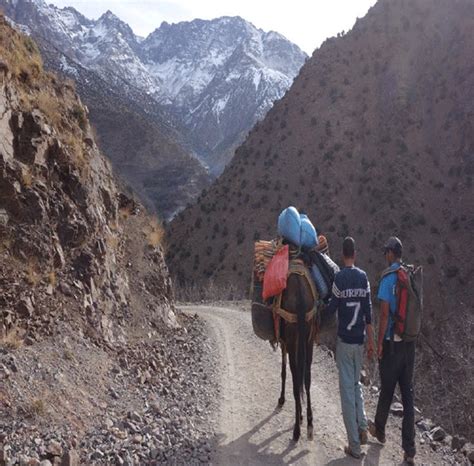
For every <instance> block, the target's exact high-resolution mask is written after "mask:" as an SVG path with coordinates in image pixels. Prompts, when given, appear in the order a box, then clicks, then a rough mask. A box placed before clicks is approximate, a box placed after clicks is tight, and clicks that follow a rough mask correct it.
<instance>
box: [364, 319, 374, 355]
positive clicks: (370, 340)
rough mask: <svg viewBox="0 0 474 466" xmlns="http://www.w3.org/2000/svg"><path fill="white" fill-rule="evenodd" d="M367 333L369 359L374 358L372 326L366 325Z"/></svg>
mask: <svg viewBox="0 0 474 466" xmlns="http://www.w3.org/2000/svg"><path fill="white" fill-rule="evenodd" d="M366 331H367V356H368V358H369V359H372V358H373V357H374V341H375V340H374V328H373V327H372V324H367V325H366Z"/></svg>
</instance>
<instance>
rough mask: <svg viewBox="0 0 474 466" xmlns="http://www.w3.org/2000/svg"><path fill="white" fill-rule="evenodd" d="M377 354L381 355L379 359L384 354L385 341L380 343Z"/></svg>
mask: <svg viewBox="0 0 474 466" xmlns="http://www.w3.org/2000/svg"><path fill="white" fill-rule="evenodd" d="M377 354H378V356H379V359H382V356H383V343H379V347H378V350H377Z"/></svg>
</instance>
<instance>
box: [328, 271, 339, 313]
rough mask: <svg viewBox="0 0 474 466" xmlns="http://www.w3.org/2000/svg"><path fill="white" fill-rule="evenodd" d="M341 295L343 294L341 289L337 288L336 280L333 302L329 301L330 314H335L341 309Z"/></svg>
mask: <svg viewBox="0 0 474 466" xmlns="http://www.w3.org/2000/svg"><path fill="white" fill-rule="evenodd" d="M340 295H341V293H340V291H339V288H338V287H337V284H336V279H334V283H333V285H332V291H331V300H330V301H329V304H328V307H327V308H326V309H327V311H329V312H330V313H334V312H336V311H337V309H338V307H339V301H340Z"/></svg>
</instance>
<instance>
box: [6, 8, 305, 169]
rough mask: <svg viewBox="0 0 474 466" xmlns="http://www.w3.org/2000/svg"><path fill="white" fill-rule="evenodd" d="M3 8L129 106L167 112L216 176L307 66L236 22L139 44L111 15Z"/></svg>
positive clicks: (162, 32) (191, 26) (276, 41)
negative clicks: (139, 103)
mask: <svg viewBox="0 0 474 466" xmlns="http://www.w3.org/2000/svg"><path fill="white" fill-rule="evenodd" d="M0 6H1V7H3V9H4V11H5V14H6V15H7V16H9V17H10V18H11V19H12V20H13V21H15V22H16V23H17V24H19V25H22V26H24V27H26V28H27V29H28V30H29V31H30V32H31V33H32V34H33V35H35V36H37V37H40V38H43V39H44V40H46V42H48V43H49V44H52V45H53V46H54V47H55V48H57V49H59V50H60V51H61V52H62V53H63V54H65V55H66V56H67V57H69V58H70V59H72V60H74V61H76V62H77V63H79V64H80V65H81V66H83V67H85V68H87V69H88V70H93V71H95V72H96V73H98V75H99V76H101V77H102V78H103V79H104V80H105V81H107V82H108V83H110V84H111V85H112V86H115V87H118V88H120V89H123V93H125V95H126V96H127V98H130V99H131V100H134V99H136V97H137V92H136V90H137V89H138V90H139V91H140V92H141V93H142V94H143V95H145V96H147V98H148V100H149V101H152V102H153V103H154V106H155V107H157V108H160V107H163V106H164V107H165V108H166V109H168V111H169V112H170V113H171V114H172V115H173V116H174V118H175V119H176V120H177V122H178V124H179V126H181V130H180V131H181V132H182V135H183V138H184V139H185V140H186V141H187V142H188V143H189V145H190V147H191V148H192V150H193V151H194V152H195V153H196V154H197V155H198V156H199V157H200V158H201V159H202V160H203V161H204V162H205V163H206V164H207V165H208V166H209V167H210V170H211V172H212V173H213V174H214V175H217V174H220V173H221V172H222V170H223V168H224V166H225V165H226V163H227V162H228V161H229V160H230V158H231V157H232V155H233V149H235V147H236V145H237V144H239V143H240V142H241V141H242V140H243V138H244V136H245V135H246V133H247V132H248V130H249V129H250V128H251V127H252V125H253V124H254V123H255V122H256V121H257V120H259V119H261V118H262V117H263V116H264V115H265V113H266V112H267V111H268V109H269V108H270V107H271V106H272V104H273V102H274V101H275V100H277V99H279V98H280V97H281V96H282V95H283V94H284V93H285V91H286V90H287V89H288V88H289V86H290V85H291V82H292V80H293V78H294V77H295V76H296V75H297V73H298V71H299V69H300V67H301V65H302V64H303V63H304V60H305V58H306V55H305V54H304V53H303V52H302V51H301V50H300V49H299V48H298V47H297V46H295V45H294V44H292V43H291V42H289V41H288V40H286V39H285V38H284V37H283V36H281V35H280V34H277V33H275V32H268V33H267V32H264V31H262V30H259V29H257V28H255V27H254V26H253V25H252V24H250V23H248V22H246V21H244V20H243V19H241V18H238V17H237V18H227V17H226V18H219V19H216V20H212V21H203V20H195V21H191V22H183V23H179V24H173V25H169V24H167V23H163V24H162V25H161V26H160V27H159V28H158V29H156V30H155V31H154V32H153V33H152V34H150V35H149V36H148V37H147V38H146V39H140V38H138V37H136V36H135V35H134V34H133V32H132V30H131V29H130V27H129V26H128V25H127V24H126V23H124V22H123V21H121V20H120V19H119V18H117V17H116V16H115V15H114V14H113V13H111V12H110V11H109V12H107V13H105V14H104V15H102V16H101V17H100V18H99V19H98V20H97V21H92V20H89V19H87V18H85V17H84V16H83V15H81V14H80V13H78V12H77V11H76V10H74V9H73V8H65V9H59V8H56V7H54V6H53V5H47V4H46V2H44V1H43V0H15V1H13V0H2V1H0ZM63 71H64V67H63ZM70 71H71V70H70ZM77 78H78V77H76V79H77ZM140 100H141V99H140Z"/></svg>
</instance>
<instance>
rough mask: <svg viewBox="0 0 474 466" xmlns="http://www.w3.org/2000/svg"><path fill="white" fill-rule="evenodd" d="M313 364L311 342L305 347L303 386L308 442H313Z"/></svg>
mask: <svg viewBox="0 0 474 466" xmlns="http://www.w3.org/2000/svg"><path fill="white" fill-rule="evenodd" d="M312 362H313V340H312V339H310V341H309V342H308V346H307V347H306V367H305V373H304V386H305V389H306V417H307V418H308V440H313V409H312V408H311V364H312Z"/></svg>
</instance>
